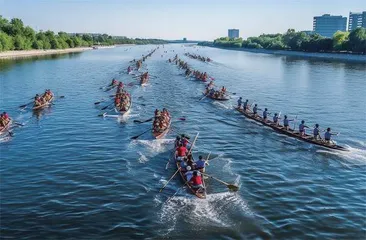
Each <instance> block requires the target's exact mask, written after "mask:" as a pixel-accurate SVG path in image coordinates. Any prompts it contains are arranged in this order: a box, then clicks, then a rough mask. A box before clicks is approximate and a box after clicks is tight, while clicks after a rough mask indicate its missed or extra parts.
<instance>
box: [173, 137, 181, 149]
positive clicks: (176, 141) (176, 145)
mask: <svg viewBox="0 0 366 240" xmlns="http://www.w3.org/2000/svg"><path fill="white" fill-rule="evenodd" d="M179 144H180V136H177V137H176V138H175V142H174V147H175V148H178V147H179Z"/></svg>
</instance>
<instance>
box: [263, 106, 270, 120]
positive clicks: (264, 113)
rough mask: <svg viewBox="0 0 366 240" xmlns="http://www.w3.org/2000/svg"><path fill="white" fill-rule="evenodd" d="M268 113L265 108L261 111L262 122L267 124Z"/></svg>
mask: <svg viewBox="0 0 366 240" xmlns="http://www.w3.org/2000/svg"><path fill="white" fill-rule="evenodd" d="M269 114H270V113H268V109H267V108H265V109H264V111H263V120H264V121H265V122H267V117H268V115H269Z"/></svg>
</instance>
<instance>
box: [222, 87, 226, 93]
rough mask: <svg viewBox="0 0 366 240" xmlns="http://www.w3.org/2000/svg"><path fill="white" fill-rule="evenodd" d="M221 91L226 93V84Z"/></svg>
mask: <svg viewBox="0 0 366 240" xmlns="http://www.w3.org/2000/svg"><path fill="white" fill-rule="evenodd" d="M221 92H222V94H225V93H226V88H225V87H224V86H222V88H221Z"/></svg>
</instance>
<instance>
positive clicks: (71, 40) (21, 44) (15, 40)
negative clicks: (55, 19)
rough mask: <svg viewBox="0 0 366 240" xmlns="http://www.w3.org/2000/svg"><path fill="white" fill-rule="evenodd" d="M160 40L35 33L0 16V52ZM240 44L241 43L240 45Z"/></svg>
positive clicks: (160, 41) (20, 22) (17, 21)
mask: <svg viewBox="0 0 366 240" xmlns="http://www.w3.org/2000/svg"><path fill="white" fill-rule="evenodd" d="M165 43H167V42H166V41H164V40H160V39H139V38H136V39H130V38H126V37H112V36H109V35H107V34H99V35H91V34H75V35H70V34H67V33H66V32H58V33H57V34H55V33H54V32H52V31H46V32H43V31H40V32H37V33H36V32H35V31H34V30H33V29H32V28H31V27H29V26H24V24H23V22H22V20H20V19H18V18H13V19H12V20H10V21H9V20H7V19H5V18H3V17H2V16H1V15H0V51H9V50H28V49H64V48H74V47H91V46H93V45H113V44H165ZM240 44H241V43H240Z"/></svg>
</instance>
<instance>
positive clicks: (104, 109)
mask: <svg viewBox="0 0 366 240" xmlns="http://www.w3.org/2000/svg"><path fill="white" fill-rule="evenodd" d="M112 104H114V102H112V103H110V104H108V105H107V106H105V107H103V108H102V110H105V109H107V108H108V107H109V106H110V105H112Z"/></svg>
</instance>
